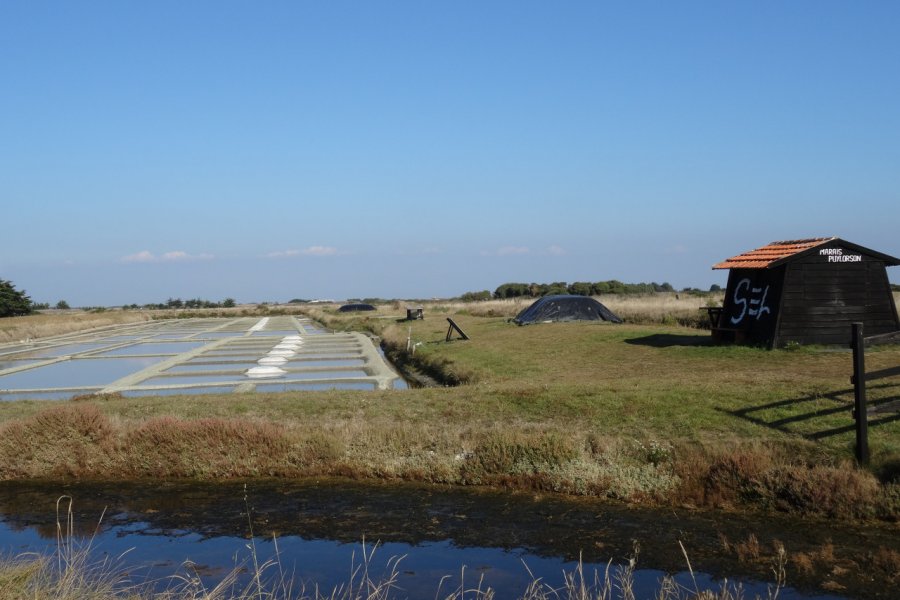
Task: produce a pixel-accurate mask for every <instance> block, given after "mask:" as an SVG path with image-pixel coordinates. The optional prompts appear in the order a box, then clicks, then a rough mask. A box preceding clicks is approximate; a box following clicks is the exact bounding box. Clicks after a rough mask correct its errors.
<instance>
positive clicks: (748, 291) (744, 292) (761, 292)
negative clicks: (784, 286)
mask: <svg viewBox="0 0 900 600" xmlns="http://www.w3.org/2000/svg"><path fill="white" fill-rule="evenodd" d="M768 294H769V286H768V285H766V286H760V287H753V286H752V285H751V284H750V278H749V277H745V278H744V279H741V280H740V281H739V282H738V284H737V285H736V286H735V287H734V298H733V300H734V306H735V307H740V314H738V315H735V316H733V317H731V324H732V325H737V324H739V323H740V322H741V321H743V320H744V318H745V317H750V318H752V319H756V320H757V321H758V320H760V319H761V318H762V317H763V315H766V314H770V313H771V312H772V311H771V310H770V309H769V307H768V306H767V305H766V296H767V295H768Z"/></svg>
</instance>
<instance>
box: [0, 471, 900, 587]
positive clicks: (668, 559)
mask: <svg viewBox="0 0 900 600" xmlns="http://www.w3.org/2000/svg"><path fill="white" fill-rule="evenodd" d="M62 496H67V497H70V498H71V499H72V509H73V516H74V523H75V528H76V534H77V536H81V537H82V538H84V539H90V540H91V542H90V543H91V546H92V552H93V553H94V555H96V556H97V557H107V558H110V559H111V560H112V561H113V563H114V564H116V565H118V566H119V567H120V568H122V569H127V570H128V571H129V573H131V574H132V577H133V578H134V579H136V580H138V581H139V580H142V579H145V580H151V581H155V582H156V585H158V586H160V587H170V586H171V584H172V582H171V579H170V578H171V576H172V575H174V574H176V573H184V572H185V570H186V569H187V570H189V571H190V572H191V573H197V574H199V575H200V576H201V577H202V578H203V580H204V581H205V582H206V583H207V584H209V585H214V584H215V583H216V582H218V581H219V580H221V579H222V577H224V575H225V574H226V573H228V572H230V571H232V570H233V569H234V568H235V567H243V568H245V569H246V568H248V567H249V564H250V560H251V556H252V555H251V551H250V548H251V547H255V552H256V556H257V560H258V561H260V562H264V561H267V560H269V559H276V558H277V561H278V564H279V565H280V567H279V568H280V569H281V570H283V571H285V572H287V573H289V574H290V576H291V578H292V579H293V580H294V581H295V582H296V583H303V584H306V585H307V589H311V586H313V585H318V586H319V589H320V590H331V589H332V588H333V587H334V586H338V585H341V584H342V583H346V582H347V579H348V573H349V572H350V569H351V563H352V562H353V561H354V560H355V561H356V563H357V564H358V562H359V560H360V557H361V556H362V554H363V552H364V550H363V540H365V544H366V547H367V548H368V549H371V548H372V547H373V545H375V544H377V546H378V548H377V550H376V552H375V558H374V559H373V562H372V564H371V565H370V566H369V572H370V573H372V574H374V576H375V577H376V578H377V577H378V575H379V574H381V573H382V572H384V571H386V570H387V569H388V568H389V565H390V560H391V559H392V558H397V557H402V559H401V560H400V562H399V564H398V582H397V585H398V586H399V588H400V589H399V590H397V594H396V596H395V597H398V598H403V597H409V598H434V597H437V596H436V593H437V591H438V590H439V589H440V590H442V591H443V592H444V595H447V594H449V593H450V592H451V591H453V590H454V589H456V588H458V587H459V586H460V585H465V587H467V588H469V587H476V586H477V585H478V583H479V580H481V579H483V581H482V583H481V587H482V589H483V588H484V587H486V586H490V587H491V588H493V589H494V590H495V591H496V593H497V597H498V598H514V597H517V596H518V595H520V594H522V593H523V592H524V591H525V588H526V586H527V585H528V584H529V583H530V582H531V581H532V578H533V577H537V578H541V580H542V581H543V582H545V583H546V584H547V585H551V586H553V587H558V586H560V585H561V584H562V583H563V578H562V572H563V570H567V571H570V572H571V571H572V570H574V569H575V567H576V565H577V562H578V560H579V557H581V560H582V561H583V563H584V569H585V571H586V572H587V573H588V574H589V576H590V577H591V578H592V577H593V573H594V572H595V571H598V572H599V573H600V574H601V575H602V574H603V573H604V572H606V569H607V568H608V567H609V569H610V571H609V572H610V575H611V577H613V578H614V577H615V575H616V573H618V572H619V569H621V567H622V566H623V565H625V564H627V562H628V560H629V558H631V557H634V556H635V551H636V550H637V552H638V554H637V570H636V571H635V591H636V592H637V597H638V598H650V597H654V594H655V591H656V590H657V589H658V585H659V581H660V580H661V578H662V577H663V576H664V575H667V574H669V575H674V577H675V579H676V581H677V582H678V583H680V584H681V585H683V586H685V587H686V588H687V589H694V586H695V583H694V581H695V580H696V585H698V586H699V587H700V588H711V589H719V588H721V586H722V585H725V583H724V578H726V577H727V578H728V584H727V585H729V586H734V585H740V586H741V587H742V588H743V593H744V596H743V597H744V598H748V599H750V598H753V597H754V596H755V595H757V594H759V595H760V596H761V597H766V594H767V591H768V589H769V588H770V586H771V584H772V580H773V575H772V573H773V572H772V562H771V560H769V559H768V558H766V555H767V554H773V552H772V548H773V544H774V542H775V540H778V541H780V542H781V543H783V544H784V546H785V547H786V548H787V550H788V553H789V555H790V553H791V552H809V551H811V549H814V548H819V547H821V546H822V545H823V544H827V543H829V542H830V541H831V540H835V541H837V540H840V543H841V548H842V551H847V552H851V553H853V552H859V553H861V554H860V555H861V556H862V555H863V553H864V552H865V550H866V549H867V548H868V549H871V548H874V547H876V546H881V547H889V548H893V549H900V542H898V540H897V536H896V535H895V532H892V531H890V530H883V529H879V528H869V529H866V528H851V527H848V526H842V525H835V524H832V523H828V522H815V523H809V522H799V521H796V520H792V519H788V518H787V517H781V516H778V517H772V518H767V519H763V520H761V519H759V518H758V517H757V518H750V517H745V516H740V515H723V514H719V513H716V514H713V513H698V512H692V511H686V510H685V511H682V510H671V509H670V510H644V509H634V508H627V507H624V506H619V505H615V504H609V503H603V502H599V501H596V500H573V499H571V498H565V497H559V496H554V495H538V496H536V495H533V494H524V493H509V492H502V491H472V490H466V489H455V488H447V487H442V486H424V485H412V484H401V485H397V484H360V483H354V482H347V481H343V480H320V481H289V482H285V481H253V482H247V483H246V484H244V483H240V482H237V483H222V484H204V485H198V484H181V483H166V484H158V483H153V484H121V483H115V484H110V485H96V484H93V485H85V484H81V485H79V484H68V485H64V484H55V483H28V484H21V483H5V484H0V547H2V548H4V549H6V553H7V555H9V554H18V553H22V552H35V551H36V552H44V553H52V551H53V549H54V548H55V547H56V534H57V512H56V511H57V501H58V500H59V498H60V497H62ZM67 502H68V501H64V502H63V503H62V506H63V509H65V507H66V506H67ZM62 520H63V522H64V521H65V517H63V519H62ZM251 531H252V534H253V535H252V536H251ZM751 534H752V536H755V538H756V539H758V541H759V545H760V548H761V549H762V550H761V552H760V555H761V556H760V558H759V559H758V560H752V561H747V560H738V559H737V558H736V556H734V554H733V553H729V552H726V551H724V550H723V541H722V540H723V539H724V538H728V539H730V540H733V541H738V540H745V539H749V538H750V536H751ZM679 542H681V543H682V544H683V545H684V548H685V550H686V551H687V553H688V557H689V560H690V563H691V566H692V568H693V570H694V573H693V576H692V575H691V573H690V572H689V571H688V567H687V563H686V560H685V557H684V556H683V555H682V551H681V548H680V546H679ZM276 553H277V556H276ZM120 556H121V558H118V557H120ZM185 561H191V562H192V564H193V565H194V566H192V567H187V566H185ZM830 568H831V566H829V567H828V568H827V569H830ZM827 569H825V570H823V571H822V572H816V573H806V574H800V573H797V572H796V570H795V569H791V568H790V567H789V568H788V585H789V586H792V587H788V588H787V589H782V590H781V592H780V595H779V596H778V597H779V598H782V599H795V600H796V599H819V600H826V599H827V600H838V599H847V598H894V597H896V596H894V595H893V594H892V592H891V591H890V590H889V589H886V588H885V586H884V585H883V584H879V583H878V582H872V581H869V582H866V578H865V577H864V576H863V575H862V574H859V576H857V577H856V578H855V583H853V584H852V587H851V586H849V585H847V580H846V576H845V579H844V582H843V584H842V585H845V586H846V587H845V589H844V590H843V591H840V592H838V593H832V592H829V591H827V590H828V589H829V585H828V582H829V581H831V579H833V578H832V575H833V573H832V574H830V573H829V572H828V570H827ZM271 573H272V571H271V570H270V574H271ZM845 575H846V574H845ZM852 575H853V574H850V577H851V579H853V577H852ZM243 576H244V577H245V578H247V577H250V575H249V573H245V574H244V575H243ZM835 585H836V584H834V583H833V584H832V585H831V587H835ZM823 586H824V588H825V589H823ZM295 589H296V586H295Z"/></svg>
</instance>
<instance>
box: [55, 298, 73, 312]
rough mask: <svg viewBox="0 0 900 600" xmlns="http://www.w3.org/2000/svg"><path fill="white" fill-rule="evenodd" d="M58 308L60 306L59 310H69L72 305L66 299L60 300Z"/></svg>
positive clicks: (57, 304)
mask: <svg viewBox="0 0 900 600" xmlns="http://www.w3.org/2000/svg"><path fill="white" fill-rule="evenodd" d="M56 308H58V309H59V310H68V309H69V308H71V307H70V306H69V303H68V302H66V301H65V300H60V301H59V302H57V303H56Z"/></svg>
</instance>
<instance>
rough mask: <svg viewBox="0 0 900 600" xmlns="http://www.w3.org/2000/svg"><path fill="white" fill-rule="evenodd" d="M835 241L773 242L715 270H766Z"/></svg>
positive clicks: (732, 259)
mask: <svg viewBox="0 0 900 600" xmlns="http://www.w3.org/2000/svg"><path fill="white" fill-rule="evenodd" d="M834 239H837V238H833V237H826V238H810V239H806V240H787V241H784V242H772V243H771V244H769V245H767V246H763V247H762V248H757V249H756V250H750V251H749V252H744V253H743V254H738V255H737V256H732V257H731V258H729V259H727V260H725V261H722V262H720V263H718V264H715V265H713V269H764V268H766V267H768V266H769V265H771V264H772V263H774V262H776V261H779V260H781V259H783V258H787V257H789V256H793V255H795V254H799V253H800V252H803V251H804V250H809V249H810V248H814V247H816V246H819V245H821V244H824V243H825V242H830V241H831V240H834Z"/></svg>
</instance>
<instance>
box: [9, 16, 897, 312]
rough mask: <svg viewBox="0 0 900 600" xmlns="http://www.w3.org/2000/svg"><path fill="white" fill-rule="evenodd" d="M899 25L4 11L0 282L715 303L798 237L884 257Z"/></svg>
mask: <svg viewBox="0 0 900 600" xmlns="http://www.w3.org/2000/svg"><path fill="white" fill-rule="evenodd" d="M897 23H900V3H896V2H823V1H809V2H801V1H798V2H790V3H784V2H753V3H749V2H747V3H731V2H729V3H725V2H677V3H676V2H628V3H606V2H566V3H550V2H521V1H516V2H490V3H487V2H400V1H392V2H327V3H326V2H321V3H301V2H227V1H226V2H222V1H217V2H145V3H134V2H90V3H72V2H66V3H63V2H47V3H37V2H4V3H2V4H0V48H2V52H0V81H2V94H0V137H2V139H3V143H2V144H0V198H2V206H3V210H2V215H3V216H2V221H0V222H2V224H3V227H2V234H0V278H2V279H9V280H12V281H13V282H14V283H15V284H16V286H17V287H19V288H24V289H25V290H27V292H28V293H29V295H30V296H31V297H32V298H33V299H34V300H36V301H47V302H51V303H55V302H56V301H57V300H59V299H66V300H67V301H68V302H69V303H70V304H73V305H96V304H105V305H114V304H119V303H132V302H136V303H139V304H141V303H144V302H154V301H161V300H165V299H166V298H168V297H182V298H188V297H202V298H208V299H213V300H217V299H222V298H224V297H226V296H230V297H234V298H236V299H238V300H239V301H285V300H289V299H291V298H296V297H304V298H338V299H340V298H346V297H363V296H380V297H390V298H393V297H398V298H402V297H419V298H422V297H432V296H453V295H457V294H460V293H462V292H465V291H470V290H479V289H494V288H495V287H497V286H498V285H500V284H501V283H504V282H507V281H537V282H549V281H569V282H571V281H600V280H606V279H620V280H623V281H628V282H638V281H657V282H662V281H668V282H670V283H672V284H673V285H675V286H676V287H685V286H698V287H704V288H706V287H708V286H709V285H710V284H712V283H719V284H724V282H725V276H726V274H725V273H724V272H718V271H715V272H714V271H711V270H710V267H711V265H712V264H713V263H715V262H718V261H720V260H722V259H724V258H727V257H728V256H732V255H734V254H737V253H739V252H742V251H745V250H748V249H751V248H754V247H757V246H760V245H763V244H765V243H768V242H771V241H774V240H781V239H795V238H803V237H818V236H829V235H836V236H839V237H842V238H845V239H847V240H850V241H853V242H855V243H858V244H861V245H863V246H867V247H870V248H873V249H875V250H878V251H881V252H885V253H888V254H893V255H900V236H898V234H897V231H898V224H900V108H898V107H900V36H897V35H896V25H897ZM897 270H898V269H897V268H895V269H892V270H891V272H890V274H891V278H892V280H893V281H900V274H898V273H896V271H897Z"/></svg>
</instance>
